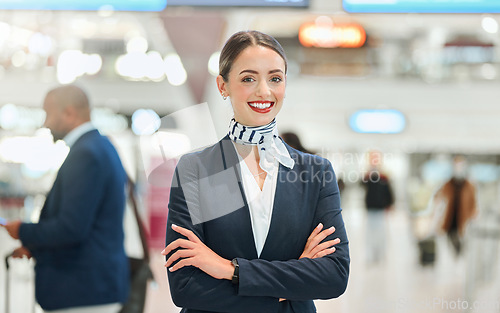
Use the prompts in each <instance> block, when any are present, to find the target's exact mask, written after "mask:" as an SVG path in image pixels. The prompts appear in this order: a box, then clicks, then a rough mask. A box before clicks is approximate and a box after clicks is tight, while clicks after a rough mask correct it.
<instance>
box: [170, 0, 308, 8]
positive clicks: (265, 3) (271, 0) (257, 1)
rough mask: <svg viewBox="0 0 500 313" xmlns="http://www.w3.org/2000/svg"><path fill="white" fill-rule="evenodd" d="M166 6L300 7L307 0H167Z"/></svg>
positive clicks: (305, 5)
mask: <svg viewBox="0 0 500 313" xmlns="http://www.w3.org/2000/svg"><path fill="white" fill-rule="evenodd" d="M168 6H227V7H235V6H237V7H300V8H306V7H308V6H309V0H168Z"/></svg>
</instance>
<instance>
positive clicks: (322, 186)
mask: <svg viewBox="0 0 500 313" xmlns="http://www.w3.org/2000/svg"><path fill="white" fill-rule="evenodd" d="M286 70H287V63H286V57H285V54H284V51H283V48H282V47H281V46H280V44H279V43H278V42H277V41H276V40H275V39H274V38H272V37H271V36H268V35H266V34H263V33H260V32H257V31H247V32H239V33H236V34H234V35H233V36H231V38H229V39H228V41H227V42H226V44H225V46H224V48H223V49H222V52H221V56H220V62H219V72H220V75H219V76H218V77H217V86H218V88H219V91H220V93H221V95H222V96H223V98H224V99H226V98H230V100H231V104H232V107H233V110H234V118H233V119H232V120H231V123H230V127H229V132H228V135H227V136H226V137H225V138H223V139H222V140H221V141H219V142H218V143H217V144H215V145H213V146H211V147H209V148H207V149H205V150H203V151H201V152H197V153H191V154H188V155H185V156H183V157H182V158H181V159H180V160H179V163H178V165H177V168H176V172H175V176H174V179H173V183H172V188H171V192H170V202H169V216H168V223H167V240H166V241H167V247H166V248H165V250H163V252H162V254H164V255H166V256H167V262H166V264H165V266H166V267H167V268H168V278H169V283H170V291H171V295H172V299H173V301H174V303H175V304H176V305H177V306H179V307H183V310H182V312H203V311H209V312H251V313H254V312H273V313H274V312H290V313H291V312H304V313H308V312H315V311H316V309H315V307H314V303H313V301H312V300H313V299H330V298H335V297H338V296H340V295H341V294H342V293H343V292H344V291H345V288H346V286H347V280H348V276H349V251H348V241H347V235H346V231H345V228H344V223H343V220H342V215H341V209H340V198H339V192H338V187H337V184H336V180H335V174H334V172H333V169H332V166H331V164H330V163H329V162H328V161H327V160H325V159H322V158H320V157H318V156H313V155H310V154H305V153H302V152H299V151H297V150H295V149H292V148H290V147H289V146H287V145H286V144H284V143H283V142H282V141H281V139H280V138H279V137H278V136H277V130H276V121H275V117H276V115H277V114H278V112H279V111H280V109H281V107H282V105H283V99H284V97H285V87H286Z"/></svg>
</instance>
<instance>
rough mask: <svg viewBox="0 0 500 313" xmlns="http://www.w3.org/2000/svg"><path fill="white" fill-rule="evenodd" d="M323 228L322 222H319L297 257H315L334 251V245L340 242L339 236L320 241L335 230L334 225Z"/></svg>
mask: <svg viewBox="0 0 500 313" xmlns="http://www.w3.org/2000/svg"><path fill="white" fill-rule="evenodd" d="M322 229H323V224H321V223H319V224H318V226H316V228H315V229H314V230H313V232H312V233H311V235H310V236H309V238H307V242H306V246H305V248H304V252H302V254H301V256H300V258H299V259H302V258H310V259H316V258H321V257H324V256H325V255H328V254H331V253H333V252H335V247H333V246H334V245H336V244H338V243H339V242H340V239H339V238H335V239H334V240H328V241H325V242H323V243H320V242H321V241H323V239H325V238H326V237H328V236H330V235H331V234H333V233H334V232H335V227H333V226H332V227H330V228H328V229H325V230H323V231H321V230H322Z"/></svg>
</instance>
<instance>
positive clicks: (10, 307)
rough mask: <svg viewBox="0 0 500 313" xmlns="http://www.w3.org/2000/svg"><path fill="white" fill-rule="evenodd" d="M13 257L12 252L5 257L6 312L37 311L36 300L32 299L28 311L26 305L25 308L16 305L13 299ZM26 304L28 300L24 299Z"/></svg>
mask: <svg viewBox="0 0 500 313" xmlns="http://www.w3.org/2000/svg"><path fill="white" fill-rule="evenodd" d="M11 259H12V253H10V254H8V255H7V256H6V257H5V313H25V312H32V313H35V312H36V302H35V301H34V300H32V305H31V311H29V310H28V311H26V305H25V307H24V308H19V307H16V304H15V302H14V301H12V294H11V274H12V273H11V272H10V260H11ZM24 304H26V301H24Z"/></svg>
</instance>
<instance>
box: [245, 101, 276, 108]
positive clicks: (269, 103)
mask: <svg viewBox="0 0 500 313" xmlns="http://www.w3.org/2000/svg"><path fill="white" fill-rule="evenodd" d="M248 104H249V105H250V106H253V107H254V108H258V109H267V108H269V107H270V106H271V105H272V104H273V103H272V102H265V103H260V102H249V103H248Z"/></svg>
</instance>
